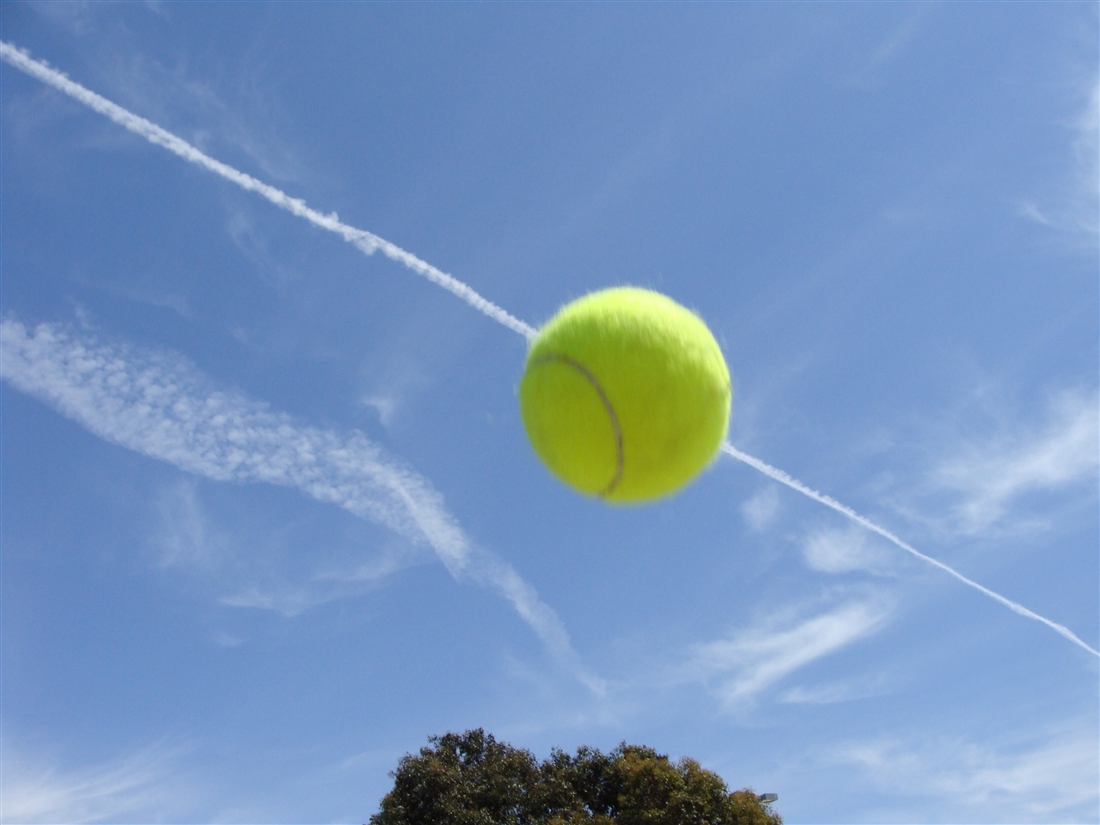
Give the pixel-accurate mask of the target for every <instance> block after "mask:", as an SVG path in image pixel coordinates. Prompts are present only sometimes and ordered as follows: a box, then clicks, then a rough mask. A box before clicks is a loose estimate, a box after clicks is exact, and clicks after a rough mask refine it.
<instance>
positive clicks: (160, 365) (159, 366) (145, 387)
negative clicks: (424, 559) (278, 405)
mask: <svg viewBox="0 0 1100 825" xmlns="http://www.w3.org/2000/svg"><path fill="white" fill-rule="evenodd" d="M0 346H2V347H3V351H4V359H3V363H2V371H0V377H2V378H3V379H4V380H6V381H8V382H9V383H10V384H11V385H12V386H14V387H15V388H16V389H18V390H20V391H22V392H24V393H27V394H28V395H31V396H33V397H35V398H37V399H39V400H40V401H43V402H45V403H47V404H49V405H50V406H51V407H53V408H54V409H55V410H57V411H58V412H59V413H61V414H62V415H65V416H66V417H68V418H71V419H72V420H74V421H76V422H77V423H79V424H81V425H82V426H84V427H85V428H86V429H88V430H90V431H91V432H92V433H94V434H96V435H98V436H99V437H101V438H103V439H105V440H107V441H110V442H112V443H114V444H119V445H121V446H123V447H127V448H128V449H131V450H134V451H136V452H138V453H141V454H143V455H147V456H150V457H152V458H157V459H160V460H162V461H166V462H168V463H169V464H172V465H174V466H176V467H179V468H180V469H182V470H185V471H187V472H190V473H194V474H195V475H199V476H203V477H206V478H210V479H213V480H216V481H235V482H263V483H268V484H275V485H279V486H284V487H292V488H295V489H298V490H300V491H301V492H303V493H305V494H307V495H309V496H310V497H312V498H314V499H316V500H318V501H321V502H324V503H327V504H335V505H337V506H339V507H342V508H343V509H345V510H348V511H349V512H351V513H353V514H354V515H356V516H359V517H361V518H364V519H368V520H370V521H373V522H375V523H377V524H380V525H383V526H384V527H387V528H389V529H390V530H392V531H394V532H395V533H397V534H399V535H401V536H403V537H404V538H406V539H408V540H409V541H411V542H413V543H414V544H426V545H428V546H429V547H431V548H432V550H433V551H434V552H435V554H436V556H437V557H438V558H439V560H440V561H441V562H442V563H443V565H444V566H445V567H446V568H447V570H448V571H449V572H450V573H451V575H452V576H453V577H454V578H455V579H457V580H468V581H473V582H476V583H478V584H482V585H485V586H488V587H490V588H491V589H493V590H495V591H497V592H498V593H499V594H500V595H502V596H503V597H504V598H505V599H506V600H507V601H508V602H510V603H511V605H512V607H513V608H514V609H515V610H516V612H517V613H518V614H519V615H520V617H521V618H522V619H523V621H524V622H526V623H527V624H528V625H529V626H530V627H531V629H532V630H534V631H535V633H536V634H537V635H538V637H539V638H540V640H541V641H542V642H543V644H544V645H545V646H546V648H547V649H548V651H549V652H550V653H551V654H552V655H553V656H554V658H555V659H556V660H558V661H559V663H561V664H563V665H565V666H567V667H568V668H569V669H570V670H571V671H572V672H573V673H574V675H575V676H576V677H577V678H578V679H579V680H580V681H582V682H583V683H584V684H585V685H586V686H588V687H589V688H590V689H592V690H594V691H596V692H600V691H602V689H603V683H602V681H601V680H600V679H599V678H598V677H595V676H593V675H591V674H590V673H588V672H587V670H585V669H584V668H583V667H582V666H581V665H580V664H579V661H578V657H577V654H576V652H575V651H574V650H573V648H572V645H571V644H570V641H569V636H568V634H567V632H566V630H565V627H564V626H563V625H562V622H561V620H560V618H559V617H558V616H557V614H556V613H555V612H554V611H553V610H552V609H551V608H550V607H549V606H548V605H546V604H545V603H544V602H543V601H542V600H541V599H540V598H539V596H538V594H537V593H536V592H535V590H534V588H533V587H531V585H530V584H528V583H527V582H526V581H525V580H524V579H523V578H522V577H521V576H520V575H519V574H518V573H516V571H515V570H514V569H512V567H511V566H510V565H509V564H507V563H505V562H503V561H501V560H500V559H498V558H496V557H495V556H493V555H492V554H491V553H489V552H488V551H486V550H484V549H481V548H478V547H476V546H475V545H474V544H473V543H472V542H471V541H470V540H469V539H468V538H467V536H466V535H465V533H464V532H463V531H462V529H461V527H459V525H458V523H457V522H456V521H455V519H454V517H453V516H452V515H451V514H450V512H449V511H448V510H447V509H446V507H445V505H444V504H443V500H442V497H441V496H440V495H439V493H438V492H436V490H435V489H433V488H432V487H431V485H430V484H429V483H428V482H427V481H426V480H425V479H423V478H421V477H420V476H419V475H417V474H416V473H415V472H413V471H412V470H411V469H409V468H407V467H405V466H402V465H401V464H399V463H398V462H397V461H395V460H394V459H392V458H389V457H387V456H386V455H385V454H384V453H383V451H382V450H381V448H379V447H378V446H377V445H375V444H374V443H372V442H371V441H369V440H368V439H367V438H366V437H365V436H363V435H362V434H361V433H358V432H353V433H351V434H348V435H342V434H338V433H335V432H332V431H328V430H321V429H317V428H314V427H308V426H303V425H301V424H299V423H297V422H296V421H295V420H294V419H292V418H291V417H290V416H289V415H287V414H285V413H280V412H276V411H273V410H271V409H270V407H269V406H268V405H266V404H264V403H261V402H258V401H255V400H253V399H250V398H247V397H245V396H244V395H241V394H239V393H233V392H227V391H224V390H220V389H218V388H216V387H214V386H213V385H212V383H211V382H210V381H209V380H208V379H207V378H205V376H203V375H202V374H201V373H200V372H199V371H198V370H197V368H195V367H194V366H193V365H192V364H191V363H190V362H188V361H187V360H186V359H184V358H183V357H181V356H179V355H175V354H171V353H164V352H149V351H141V350H139V349H137V348H135V347H129V346H125V345H112V344H106V343H103V342H100V341H98V340H96V339H95V338H94V337H93V336H91V335H88V334H77V333H75V332H74V331H72V330H70V329H68V328H66V327H64V326H61V325H51V324H40V325H38V326H37V327H35V328H34V329H28V328H27V327H26V326H24V325H23V324H22V323H21V322H20V321H17V320H14V319H11V318H8V319H5V320H4V321H3V322H0ZM292 601H293V600H292ZM235 603H236V604H238V605H241V606H244V605H246V604H247V605H249V606H257V607H263V606H271V605H269V604H267V603H265V602H264V596H263V595H262V594H258V593H249V592H245V593H242V594H241V595H240V596H239V597H238V598H237V600H236V602H235Z"/></svg>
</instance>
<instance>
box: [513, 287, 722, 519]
mask: <svg viewBox="0 0 1100 825" xmlns="http://www.w3.org/2000/svg"><path fill="white" fill-rule="evenodd" d="M519 404H520V412H521V414H522V416H523V424H524V427H525V428H526V430H527V436H528V438H530V439H531V445H532V446H533V447H534V449H535V452H536V453H537V454H538V456H539V458H541V459H542V460H543V461H544V462H545V463H546V466H547V467H549V468H550V471H551V472H552V473H554V475H556V476H557V477H558V478H559V479H561V480H562V481H564V482H565V483H566V484H568V485H569V486H571V487H573V488H575V489H576V490H579V491H580V492H582V493H585V494H587V495H591V496H598V497H599V498H601V499H603V500H605V501H608V502H620V503H630V502H642V501H647V500H651V499H656V498H660V497H662V496H667V495H669V494H671V493H674V492H676V491H677V490H679V489H680V488H681V487H683V486H684V485H685V484H687V483H688V482H689V481H691V480H692V479H693V478H694V477H695V476H696V475H698V474H699V472H700V471H701V470H702V469H703V468H704V467H705V466H706V465H707V464H708V463H709V462H710V460H711V459H712V458H713V457H714V455H715V453H716V452H717V450H718V445H719V444H720V443H721V441H722V439H723V438H724V437H725V434H726V426H727V424H728V423H729V413H730V374H729V369H728V368H727V367H726V361H725V359H724V358H723V357H722V351H721V350H720V349H719V347H718V342H717V341H715V340H714V336H713V335H711V332H710V330H709V329H707V325H706V324H704V323H703V321H702V320H701V319H700V318H699V316H697V315H696V314H695V313H693V312H691V311H690V310H688V309H686V308H685V307H682V306H680V305H679V304H678V303H676V302H675V301H673V300H672V299H671V298H668V297H666V296H664V295H661V294H660V293H657V292H652V291H650V290H648V289H638V288H636V287H616V288H613V289H605V290H602V291H600V292H593V293H592V294H590V295H586V296H584V297H583V298H579V299H578V300H576V301H573V302H572V303H570V304H567V305H566V306H564V307H562V309H561V310H559V311H558V313H557V314H556V315H555V316H554V317H553V318H551V319H550V321H549V322H548V323H547V324H546V326H544V327H543V328H542V330H541V331H540V332H539V335H538V337H537V338H536V339H535V341H534V343H532V345H531V349H530V351H529V352H528V354H527V365H526V368H525V370H524V373H523V378H522V379H521V380H520V385H519Z"/></svg>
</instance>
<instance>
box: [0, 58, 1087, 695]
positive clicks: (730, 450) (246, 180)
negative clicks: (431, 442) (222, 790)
mask: <svg viewBox="0 0 1100 825" xmlns="http://www.w3.org/2000/svg"><path fill="white" fill-rule="evenodd" d="M0 59H3V60H4V61H6V62H7V63H9V64H10V65H12V66H14V67H15V68H17V69H19V70H20V71H22V72H25V73H27V74H28V75H30V76H31V77H34V78H37V79H38V80H40V81H42V82H43V83H46V84H48V85H50V86H52V87H53V88H55V89H57V90H58V91H60V92H63V93H64V94H66V95H68V96H69V97H71V98H73V99H74V100H77V101H79V102H80V103H82V104H83V105H85V106H87V107H89V108H90V109H92V110H93V111H96V112H99V113H100V114H102V115H104V116H105V117H107V118H109V119H111V120H112V121H114V122H115V123H117V124H119V125H120V126H122V127H123V128H125V129H127V130H129V131H131V132H133V133H134V134H136V135H139V136H140V137H142V138H144V139H145V140H147V141H149V142H150V143H153V144H155V145H157V146H161V147H163V148H165V149H167V150H168V151H170V152H172V153H173V154H175V155H178V156H179V157H181V158H183V159H184V160H186V161H187V162H189V163H193V164H195V165H196V166H199V167H201V168H203V169H206V170H208V171H210V172H213V173H214V174H216V175H218V176H220V177H222V178H224V179H225V180H228V181H230V182H232V183H234V184H235V185H237V186H239V187H241V188H242V189H244V190H246V191H249V192H255V193H257V194H259V195H260V196H262V197H264V198H265V199H267V200H268V201H270V202H271V203H273V204H275V205H276V206H278V207H279V208H280V209H284V210H286V211H287V212H290V213H291V214H293V215H296V216H297V217H300V218H303V219H305V220H306V221H308V222H309V223H311V224H313V225H314V226H317V227H319V228H321V229H324V230H326V231H328V232H332V233H334V234H336V235H338V236H339V237H341V238H343V239H344V240H345V241H347V242H348V243H350V244H352V245H353V246H355V247H356V248H357V249H359V250H360V251H361V252H363V253H364V254H366V255H373V254H374V253H375V252H377V251H381V252H382V254H383V255H385V256H386V257H388V258H390V259H391V260H393V261H396V262H398V263H400V264H401V265H402V266H405V267H406V268H408V269H410V270H411V271H413V272H415V273H417V274H419V275H421V276H422V277H424V278H426V279H427V280H429V281H431V282H432V283H434V284H436V285H437V286H440V287H442V288H444V289H446V290H447V291H448V292H450V293H452V294H453V295H455V296H457V297H458V298H460V299H461V300H463V301H465V302H466V303H467V304H468V305H469V306H471V307H473V308H474V309H476V310H477V311H478V312H481V313H483V314H484V315H485V316H486V317H488V318H491V319H492V320H494V321H496V322H497V323H498V324H500V325H502V326H504V327H506V328H508V329H510V330H512V331H513V332H516V333H519V334H520V335H522V336H523V337H524V338H526V339H527V340H528V341H530V340H533V339H534V338H535V337H536V336H537V334H538V331H537V330H536V329H535V328H534V327H532V326H530V325H529V324H527V323H525V322H524V321H521V320H520V319H518V318H516V317H515V316H513V315H511V314H510V313H509V312H507V311H506V310H505V309H504V308H503V307H499V306H497V305H496V304H494V303H492V302H491V301H489V300H487V299H485V298H484V297H482V296H481V295H479V294H478V293H477V292H476V291H475V290H474V289H473V288H471V287H470V286H469V285H468V284H465V283H463V282H462V281H460V280H458V279H457V278H455V277H454V276H452V275H448V274H447V273H445V272H443V271H441V270H439V269H437V268H436V267H434V266H432V265H431V264H429V263H427V262H426V261H422V260H421V259H420V258H417V257H416V256H415V255H413V254H412V253H410V252H407V251H405V250H404V249H401V248H400V247H399V246H397V245H396V244H393V243H390V242H389V241H387V240H385V239H384V238H381V237H379V236H378V235H375V234H373V233H371V232H367V231H365V230H362V229H356V228H355V227H353V226H349V225H348V224H345V223H342V222H341V221H340V220H339V218H338V217H337V216H336V214H335V213H332V214H329V215H324V214H322V213H320V212H318V211H317V210H315V209H311V208H310V207H308V206H306V204H305V202H304V201H302V200H300V199H298V198H292V197H291V196H290V195H288V194H286V193H285V192H283V191H281V190H280V189H277V188H275V187H274V186H271V185H269V184H266V183H264V182H262V181H260V180H257V179H256V178H254V177H252V176H251V175H248V174H245V173H244V172H241V171H240V170H238V169H234V168H233V167H232V166H229V165H227V164H225V163H222V162H221V161H218V160H215V159H214V158H212V157H210V156H209V155H207V154H205V153H203V152H201V151H199V149H197V148H196V147H194V146H192V145H191V144H190V143H188V142H187V141H185V140H183V139H182V138H180V137H178V136H176V135H174V134H172V133H171V132H169V131H167V130H166V129H163V128H161V127H160V126H157V125H156V124H155V123H152V122H151V121H149V120H146V119H145V118H143V117H140V116H139V115H136V114H134V113H133V112H130V111H128V110H126V109H124V108H123V107H121V106H119V105H118V104H117V103H113V102H112V101H110V100H107V99H106V98H105V97H103V96H101V95H98V94H96V93H95V92H93V91H91V90H90V89H87V88H85V87H84V86H81V85H80V84H79V83H76V82H74V81H72V80H70V79H69V78H68V77H66V76H65V75H64V74H63V73H61V72H59V71H57V70H56V69H53V68H51V67H50V66H48V65H47V64H45V63H43V62H41V61H38V60H34V59H33V58H31V57H30V56H29V55H28V54H27V53H26V52H25V51H23V50H21V49H19V48H18V47H16V46H14V45H12V44H10V43H5V42H2V41H0ZM268 446H269V447H270V446H272V445H268ZM721 449H722V451H723V452H725V453H726V454H727V455H729V456H731V457H732V458H734V459H736V460H738V461H740V462H742V463H744V464H747V465H749V466H750V467H753V468H754V469H756V470H758V471H759V472H761V473H763V474H764V475H766V476H768V477H769V478H771V479H773V480H775V481H778V482H779V483H781V484H784V485H786V486H788V487H790V488H791V489H793V490H797V491H798V492H799V493H801V494H803V495H805V496H807V497H809V498H811V499H813V500H814V501H817V502H819V503H821V504H824V505H825V506H827V507H830V508H832V509H833V510H836V511H837V512H839V513H842V514H844V515H845V516H847V517H848V518H850V519H851V520H852V521H854V522H855V523H857V524H859V525H861V526H863V527H865V528H866V529H868V530H870V531H872V532H874V533H878V534H879V535H881V536H882V537H883V538H885V539H887V540H888V541H890V542H892V543H893V544H895V545H897V546H898V547H900V548H901V549H903V550H905V551H906V552H907V553H911V554H912V555H914V556H916V557H918V558H920V559H923V560H924V561H926V562H928V563H929V564H932V565H934V566H936V567H939V568H940V569H942V570H944V571H945V572H947V573H948V574H950V575H951V576H954V577H955V578H956V579H958V580H959V581H961V582H963V583H964V584H966V585H967V586H969V587H972V588H974V589H975V590H978V591H979V592H981V593H984V594H985V595H986V596H989V597H990V598H992V599H994V600H995V601H998V602H1000V603H1001V604H1003V605H1005V606H1006V607H1008V608H1009V609H1010V610H1012V611H1014V612H1016V613H1018V614H1020V615H1022V616H1026V617H1028V618H1031V619H1034V620H1036V621H1038V622H1041V623H1043V624H1045V625H1047V626H1048V627H1050V628H1051V629H1052V630H1054V631H1055V632H1056V633H1058V634H1060V635H1061V636H1063V637H1065V638H1066V639H1069V640H1070V641H1071V642H1073V643H1074V644H1076V645H1078V646H1079V647H1081V648H1083V649H1085V650H1087V651H1089V652H1090V653H1092V654H1093V655H1094V656H1097V657H1100V651H1097V650H1095V649H1094V648H1092V647H1090V646H1089V645H1087V644H1085V643H1084V642H1083V641H1081V639H1079V638H1078V637H1077V636H1076V635H1075V634H1074V633H1073V632H1072V631H1070V630H1069V629H1068V628H1066V627H1063V626H1062V625H1060V624H1057V623H1056V622H1052V621H1051V620H1049V619H1047V618H1045V617H1043V616H1040V615H1038V614H1037V613H1034V612H1033V611H1031V610H1028V609H1027V608H1025V607H1024V606H1023V605H1020V604H1017V603H1016V602H1014V601H1012V600H1011V599H1007V598H1005V597H1004V596H1002V595H1000V594H999V593H995V592H993V591H992V590H990V589H988V588H986V587H984V586H982V585H980V584H978V583H977V582H974V581H972V580H970V579H968V578H966V577H965V576H963V575H962V574H961V573H959V572H958V571H956V570H954V569H952V568H951V567H949V566H947V565H946V564H944V563H942V562H940V561H937V560H936V559H933V558H931V557H930V556H926V555H925V554H923V553H921V552H919V551H918V550H916V549H915V548H914V547H912V546H911V545H909V544H907V543H905V542H904V541H902V540H901V539H900V538H898V537H897V536H895V535H893V534H892V533H890V532H889V531H887V530H885V529H884V528H882V527H879V526H878V525H877V524H875V523H874V522H872V521H870V520H869V519H867V518H865V517H864V516H861V515H859V514H858V513H856V512H855V511H854V510H852V509H851V508H850V507H848V506H846V505H843V504H841V503H840V502H839V501H837V500H836V499H833V498H831V497H830V496H826V495H824V494H822V493H819V492H817V491H816V490H813V489H811V488H809V487H807V486H806V485H805V484H803V483H802V482H800V481H798V480H797V479H795V478H793V477H792V476H790V475H789V474H787V473H785V472H783V471H782V470H779V469H777V468H775V467H772V466H771V465H770V464H767V463H766V462H764V461H761V460H760V459H758V458H754V457H753V456H750V455H748V454H747V453H744V452H742V451H741V450H738V449H737V448H736V447H734V446H733V445H732V444H730V443H729V442H725V443H723V444H722V447H721ZM264 480H266V479H264ZM276 483H280V482H276ZM311 494H312V493H311ZM325 500H328V499H325ZM407 505H408V506H407V510H408V511H409V512H410V513H415V512H417V511H418V505H416V504H415V503H407ZM420 517H422V518H423V519H425V520H426V521H427V522H430V523H432V526H433V528H437V529H438V531H441V532H442V533H443V534H448V533H452V532H454V528H453V527H452V525H451V524H450V523H447V522H444V521H438V520H437V519H436V518H435V515H434V512H420ZM423 526H424V525H421V527H423ZM463 541H464V540H463ZM433 546H435V547H436V549H437V552H439V553H441V558H443V560H444V563H445V564H448V561H447V559H446V558H445V552H446V551H445V549H444V550H440V546H437V545H435V544H434V543H433ZM441 546H442V547H443V548H446V547H448V546H450V543H449V542H446V541H445V542H444V543H443V544H442V545H441ZM486 567H487V569H491V570H492V571H493V572H488V573H486V574H485V575H487V576H489V577H490V578H491V579H493V580H494V582H495V583H496V584H497V585H498V587H500V588H501V589H502V590H503V592H504V593H505V595H506V597H507V598H508V599H509V601H511V602H512V603H513V605H515V606H516V609H517V610H519V612H520V614H521V615H523V616H525V617H531V619H532V620H534V619H535V616H536V614H545V611H544V610H542V609H541V608H540V610H538V611H534V612H532V610H531V607H530V604H529V601H530V594H529V593H528V592H527V591H528V590H529V587H527V586H526V585H525V586H523V587H520V586H519V585H518V584H517V583H516V581H515V575H514V571H512V572H511V573H509V572H507V571H498V570H496V569H495V566H494V565H493V564H488V565H486ZM509 570H510V568H509ZM540 604H541V603H540ZM555 618H556V617H555ZM538 620H539V621H540V622H542V621H548V617H547V616H546V615H542V618H541V619H538ZM550 624H554V625H555V626H556V627H559V628H560V622H558V623H554V622H550ZM563 633H564V631H560V632H559V633H554V634H552V635H553V636H554V637H555V638H557V639H558V641H551V640H549V639H548V637H545V636H544V640H546V641H547V643H548V644H550V645H551V647H555V648H560V637H561V635H562V634H563ZM570 650H571V648H570ZM595 684H596V683H595V682H593V685H595Z"/></svg>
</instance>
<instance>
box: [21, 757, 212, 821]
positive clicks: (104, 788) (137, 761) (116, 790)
mask: <svg viewBox="0 0 1100 825" xmlns="http://www.w3.org/2000/svg"><path fill="white" fill-rule="evenodd" d="M182 752H183V751H182V749H180V748H173V747H170V746H167V745H165V744H164V743H158V744H154V745H151V746H149V747H146V748H143V749H141V750H139V751H136V752H134V753H132V754H130V755H128V756H125V757H122V758H119V759H115V760H113V761H110V762H107V763H104V764H100V765H92V766H85V767H83V768H77V769H74V770H70V771H60V770H58V769H57V768H56V767H53V766H37V765H36V762H37V760H36V759H35V758H34V757H33V755H30V754H28V753H26V752H20V751H16V752H13V751H12V748H11V746H10V744H7V743H6V744H5V753H4V763H5V764H4V793H3V796H2V797H0V819H3V821H4V822H28V823H30V822H117V821H121V820H122V819H131V818H136V817H143V816H148V817H155V816H161V817H163V816H165V815H166V814H168V815H173V814H174V815H177V816H178V815H181V814H184V813H185V812H184V810H183V809H182V807H181V804H186V803H183V800H186V799H188V798H193V796H192V791H193V789H188V788H186V787H185V784H186V783H185V782H184V781H183V780H181V779H180V778H179V777H178V775H177V771H176V770H175V766H176V762H177V761H178V758H179V757H180V756H181V755H182Z"/></svg>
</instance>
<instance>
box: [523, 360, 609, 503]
mask: <svg viewBox="0 0 1100 825" xmlns="http://www.w3.org/2000/svg"><path fill="white" fill-rule="evenodd" d="M547 361H560V362H561V363H563V364H565V365H566V366H568V367H572V368H573V369H575V370H576V371H577V372H579V373H580V374H581V375H583V376H584V377H585V378H586V379H587V380H588V383H589V384H591V385H592V388H593V389H594V390H595V391H596V394H597V395H599V396H600V401H602V402H603V406H604V409H605V410H607V416H608V418H610V419H611V429H612V430H614V432H615V475H614V477H613V478H612V479H611V483H610V484H608V485H607V486H606V487H604V488H603V489H602V490H600V491H599V492H598V493H596V495H597V496H599V497H600V498H603V497H604V496H607V495H609V494H610V493H611V491H612V490H614V489H615V488H616V487H618V486H619V482H620V481H621V480H622V477H623V431H622V429H621V428H620V427H619V416H617V415H615V408H614V407H612V406H611V401H610V399H608V397H607V393H605V392H604V391H603V387H601V386H600V382H599V381H598V380H596V376H594V375H593V374H592V373H591V372H590V371H589V370H588V368H587V367H585V366H584V364H582V363H581V362H580V361H576V360H574V359H572V358H570V357H569V356H568V355H562V354H561V353H558V352H548V353H546V354H545V355H540V356H538V357H536V358H534V359H532V361H531V364H530V366H532V367H537V366H538V365H540V364H543V363H546V362H547Z"/></svg>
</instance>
